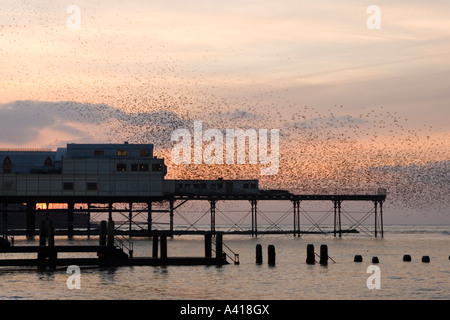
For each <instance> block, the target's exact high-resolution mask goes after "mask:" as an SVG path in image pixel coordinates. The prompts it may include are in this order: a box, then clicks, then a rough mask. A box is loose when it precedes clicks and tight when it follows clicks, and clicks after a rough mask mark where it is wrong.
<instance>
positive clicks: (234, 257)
mask: <svg viewBox="0 0 450 320" xmlns="http://www.w3.org/2000/svg"><path fill="white" fill-rule="evenodd" d="M211 242H212V244H213V245H216V242H215V241H214V240H211ZM222 249H226V250H223V254H225V255H226V256H227V257H228V258H229V259H231V261H233V263H234V264H239V254H238V253H236V252H234V251H233V250H231V248H230V247H229V246H227V245H226V244H225V243H224V242H222ZM212 251H214V253H216V250H214V249H212Z"/></svg>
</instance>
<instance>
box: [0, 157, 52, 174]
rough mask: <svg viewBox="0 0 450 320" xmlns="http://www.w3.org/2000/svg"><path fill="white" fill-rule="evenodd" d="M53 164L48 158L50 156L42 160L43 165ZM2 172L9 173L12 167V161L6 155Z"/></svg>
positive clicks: (50, 165) (49, 165)
mask: <svg viewBox="0 0 450 320" xmlns="http://www.w3.org/2000/svg"><path fill="white" fill-rule="evenodd" d="M52 166H53V161H52V159H50V157H47V158H46V159H45V161H44V167H52ZM2 169H3V173H11V169H12V162H11V159H10V158H9V157H6V158H5V159H4V160H3V167H2Z"/></svg>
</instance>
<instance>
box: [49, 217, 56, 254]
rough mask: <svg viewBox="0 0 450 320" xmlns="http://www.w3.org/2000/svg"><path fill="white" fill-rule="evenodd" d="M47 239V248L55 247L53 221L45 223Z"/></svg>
mask: <svg viewBox="0 0 450 320" xmlns="http://www.w3.org/2000/svg"><path fill="white" fill-rule="evenodd" d="M47 238H48V246H49V247H54V246H55V227H54V226H53V221H52V220H49V221H48V222H47Z"/></svg>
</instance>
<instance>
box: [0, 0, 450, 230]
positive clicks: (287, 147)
mask: <svg viewBox="0 0 450 320" xmlns="http://www.w3.org/2000/svg"><path fill="white" fill-rule="evenodd" d="M71 5H75V6H77V7H78V8H79V9H80V16H79V17H80V20H79V22H80V24H79V26H80V28H79V29H77V28H71V27H69V25H70V22H71V21H72V20H70V21H69V25H68V19H71V17H72V14H73V13H72V12H69V13H68V12H67V9H68V7H69V6H71ZM370 5H377V6H379V8H380V9H381V14H380V26H381V28H380V29H369V28H368V27H367V20H368V18H369V17H370V16H371V14H369V13H367V11H366V10H367V8H368V7H369V6H370ZM449 14H450V2H449V1H447V0H436V1H432V2H430V1H418V0H417V1H415V0H408V1H406V0H399V1H381V0H380V1H378V2H369V1H355V0H343V1H331V0H319V1H313V2H311V1H299V0H295V1H294V0H293V1H265V0H258V1H257V0H231V1H226V2H218V1H205V0H194V1H160V0H157V1H152V0H150V1H144V0H141V1H138V0H134V1H117V0H111V1H78V0H75V1H46V0H40V1H11V0H0V57H1V58H0V147H47V148H56V147H58V146H63V145H64V144H65V143H67V142H92V141H97V142H122V141H125V140H128V141H130V142H146V143H148V142H150V143H154V144H155V152H156V154H157V155H159V156H164V157H165V158H166V159H167V163H168V164H169V175H170V177H171V178H176V177H181V176H186V175H188V174H189V175H192V176H194V177H202V178H207V177H212V178H216V175H218V174H220V175H222V176H224V177H230V178H237V177H254V178H258V179H260V181H261V182H260V183H261V185H262V186H267V187H275V188H284V189H290V190H292V191H298V192H308V191H311V190H312V191H321V190H325V189H329V190H338V189H352V188H353V189H364V188H369V189H370V188H372V189H375V190H376V188H378V187H380V186H387V189H388V190H390V191H391V192H392V195H393V196H394V195H396V196H397V198H396V201H393V202H392V206H393V207H394V206H398V212H407V211H409V210H410V209H411V207H414V209H417V210H419V211H421V212H422V211H424V210H426V211H432V212H433V216H431V217H429V220H427V221H431V222H444V223H450V212H449V211H450V209H449V206H448V200H447V199H448V196H450V182H449V181H450V174H449V168H450V164H449V163H450V126H449V124H448V122H449V119H450V106H449V101H450V90H449V83H450V59H449V56H450V19H449ZM195 120H201V121H203V122H204V125H205V127H207V128H217V129H226V128H264V129H272V128H275V129H279V130H280V132H281V135H280V171H279V173H278V174H277V175H276V176H274V177H270V178H268V177H259V176H258V174H257V173H258V172H259V170H256V169H255V168H252V167H250V168H249V167H248V166H245V167H242V166H219V167H216V168H215V169H214V171H213V172H214V175H213V176H211V171H208V170H206V171H205V170H204V166H197V167H195V166H171V165H170V148H171V142H170V134H171V132H172V131H173V130H175V129H176V128H180V127H186V128H192V122H193V121H195ZM255 175H256V176H255ZM406 202H407V203H408V206H406V207H405V203H406ZM431 205H432V206H433V209H432V210H431V209H430V206H431ZM419 207H420V208H419ZM396 208H397V207H396ZM418 208H419V209H418ZM421 221H422V220H421Z"/></svg>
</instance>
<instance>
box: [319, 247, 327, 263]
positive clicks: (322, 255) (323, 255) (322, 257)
mask: <svg viewBox="0 0 450 320" xmlns="http://www.w3.org/2000/svg"><path fill="white" fill-rule="evenodd" d="M320 264H321V265H322V266H326V265H328V246H327V245H326V244H322V245H321V246H320Z"/></svg>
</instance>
